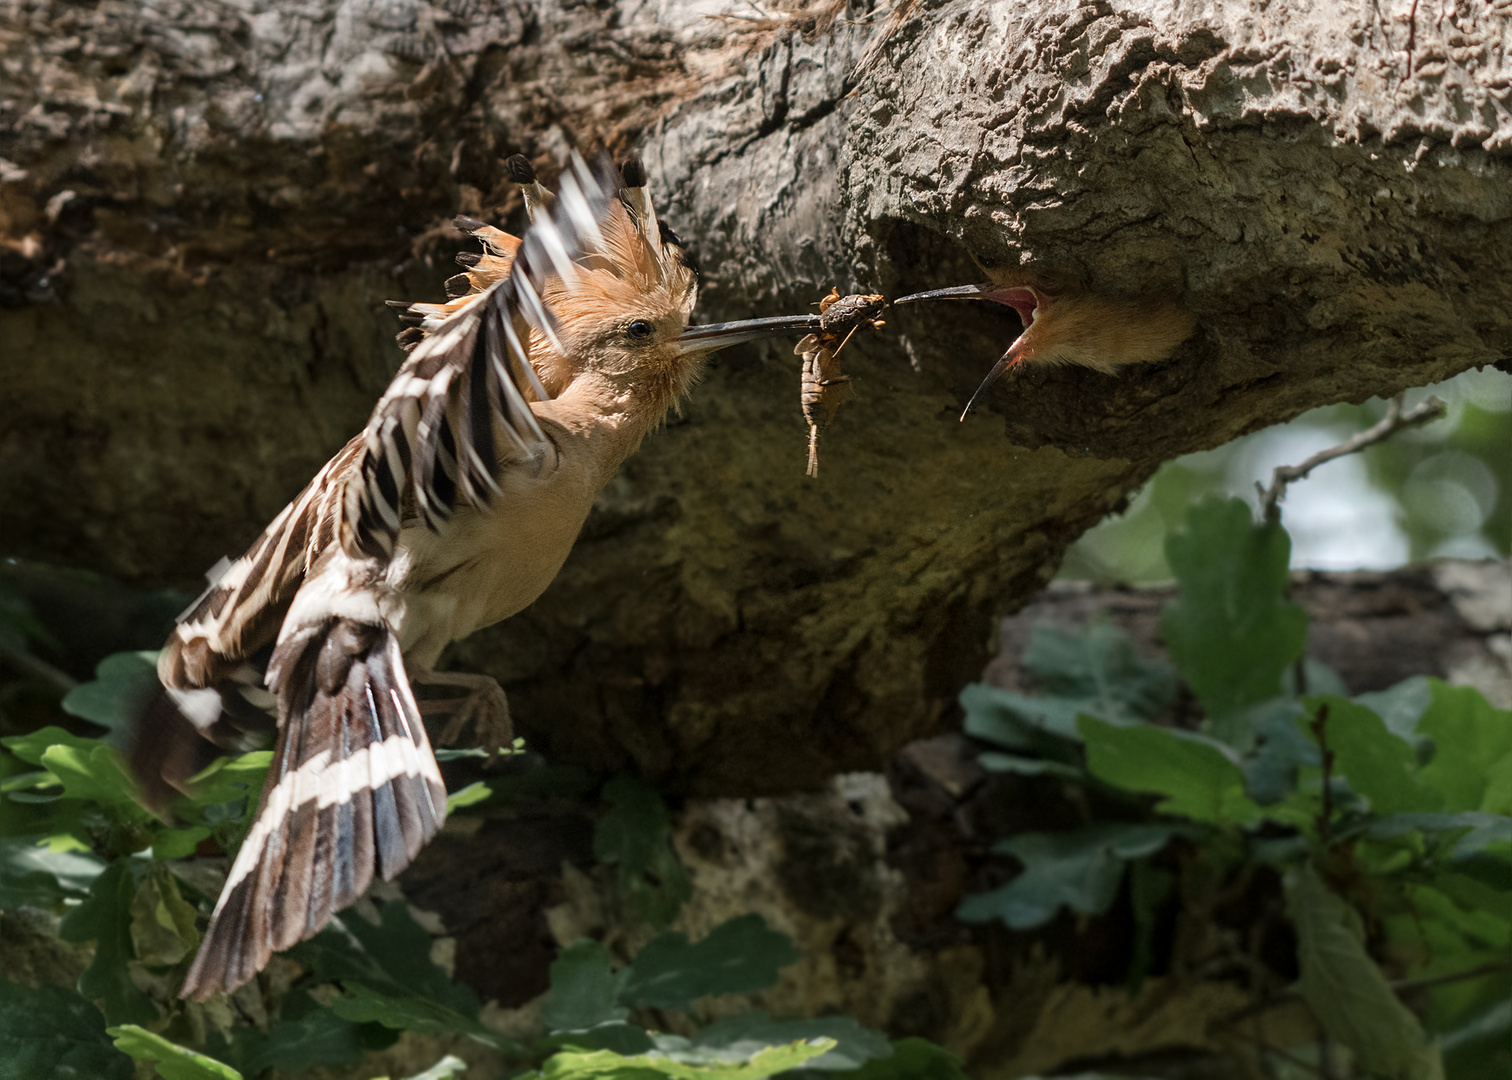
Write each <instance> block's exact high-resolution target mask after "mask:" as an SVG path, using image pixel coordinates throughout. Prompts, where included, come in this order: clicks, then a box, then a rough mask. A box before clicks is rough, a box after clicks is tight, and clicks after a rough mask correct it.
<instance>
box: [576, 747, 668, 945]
mask: <svg viewBox="0 0 1512 1080" xmlns="http://www.w3.org/2000/svg"><path fill="white" fill-rule="evenodd" d="M604 797H605V798H607V799H608V800H609V802H610V804H611V806H612V808H611V809H610V811H609V813H607V814H605V815H604V816H603V818H601V819H600V820H599V823H598V828H597V829H596V830H595V831H594V834H593V854H594V856H595V857H596V858H597V859H598V861H599V862H601V863H604V864H605V865H607V866H613V867H616V868H617V870H618V879H619V884H620V888H621V889H623V890H624V892H625V894H626V895H627V896H629V897H630V899H631V902H632V903H633V904H634V905H635V907H636V910H637V911H639V912H640V915H641V917H642V918H643V919H645V920H646V921H647V922H649V923H650V924H651V925H652V926H656V927H663V926H666V925H668V924H669V923H671V921H672V920H673V919H675V918H676V917H677V913H678V912H679V911H680V910H681V909H682V906H683V904H684V903H686V902H687V899H688V897H690V896H691V895H692V894H693V886H692V884H691V883H690V882H689V881H688V872H687V870H685V869H684V868H683V865H682V863H681V862H679V861H678V858H677V854H676V853H675V852H674V851H673V850H672V844H671V829H670V825H669V822H668V818H667V807H666V805H665V804H664V803H663V802H662V799H661V796H660V795H658V794H657V793H656V791H655V790H654V789H652V788H651V787H648V786H647V785H646V784H645V783H643V782H641V781H640V780H637V779H635V778H634V777H631V776H617V777H615V778H614V779H613V780H611V781H609V783H607V784H605V785H604Z"/></svg>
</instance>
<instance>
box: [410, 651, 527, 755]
mask: <svg viewBox="0 0 1512 1080" xmlns="http://www.w3.org/2000/svg"><path fill="white" fill-rule="evenodd" d="M414 681H415V682H417V683H419V684H421V685H422V686H447V687H459V688H461V689H464V690H466V691H467V693H466V694H464V695H463V696H462V697H449V698H439V699H431V700H429V701H422V702H420V711H421V712H422V713H425V714H428V715H429V714H435V713H450V714H451V719H449V720H448V721H447V722H446V727H445V728H443V729H442V731H441V737H440V739H439V741H440V742H443V743H448V744H450V743H455V742H456V741H457V739H458V738H459V737H460V736H461V734H462V732H463V730H464V729H465V728H466V727H467V725H468V724H471V725H472V727H473V734H474V735H475V736H476V737H477V740H478V743H479V745H481V746H482V747H483V748H484V749H485V750H487V751H488V752H489V753H491V754H498V752H499V751H500V750H507V749H508V748H509V747H510V746H511V745H512V744H513V743H514V722H513V721H512V720H511V719H510V716H509V699H508V698H507V697H505V696H504V688H503V687H502V686H500V685H499V684H498V683H497V682H495V681H494V680H493V679H492V678H491V677H489V676H487V675H476V674H471V673H469V672H465V671H428V672H425V673H424V674H422V675H417V676H415V678H414Z"/></svg>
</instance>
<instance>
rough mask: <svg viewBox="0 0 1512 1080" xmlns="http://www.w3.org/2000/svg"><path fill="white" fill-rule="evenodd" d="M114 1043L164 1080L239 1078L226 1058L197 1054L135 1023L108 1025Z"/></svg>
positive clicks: (240, 1079)
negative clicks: (117, 1025) (217, 1058)
mask: <svg viewBox="0 0 1512 1080" xmlns="http://www.w3.org/2000/svg"><path fill="white" fill-rule="evenodd" d="M108 1031H109V1033H110V1034H111V1035H112V1036H113V1037H114V1038H115V1044H116V1047H117V1048H118V1049H120V1050H123V1051H125V1052H126V1053H128V1054H130V1055H131V1056H132V1057H134V1058H137V1059H138V1060H141V1061H150V1062H152V1064H153V1067H154V1068H155V1069H157V1072H158V1075H159V1076H161V1077H162V1078H163V1080H242V1074H241V1073H239V1072H237V1071H236V1070H235V1069H233V1068H232V1067H231V1066H229V1065H227V1064H226V1063H225V1062H222V1061H216V1060H215V1059H214V1058H212V1057H206V1056H205V1055H204V1054H197V1053H195V1052H194V1051H193V1050H190V1049H188V1048H187V1047H183V1046H179V1045H178V1044H177V1043H172V1042H169V1041H168V1040H167V1039H165V1038H163V1037H162V1036H161V1035H154V1034H153V1033H152V1032H150V1031H148V1030H146V1029H145V1028H141V1027H138V1026H137V1025H136V1024H122V1025H120V1026H119V1027H113V1028H109V1029H108Z"/></svg>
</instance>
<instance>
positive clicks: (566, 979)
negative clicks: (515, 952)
mask: <svg viewBox="0 0 1512 1080" xmlns="http://www.w3.org/2000/svg"><path fill="white" fill-rule="evenodd" d="M628 976H629V972H628V970H626V971H621V972H618V973H616V972H615V971H614V968H613V964H612V963H611V960H610V956H609V950H608V949H606V948H605V947H604V946H603V945H601V944H600V943H598V942H597V941H588V940H583V941H576V942H573V943H572V944H571V945H569V946H567V948H565V949H563V950H562V951H561V952H560V953H558V954H557V958H556V959H555V960H554V961H552V964H551V992H550V993H549V994H548V995H547V997H546V1001H545V1003H544V1004H542V1006H541V1019H542V1020H543V1021H545V1023H546V1027H547V1028H548V1029H549V1030H551V1031H580V1030H583V1029H585V1028H591V1027H596V1026H597V1025H599V1024H604V1023H608V1022H611V1021H615V1020H623V1019H624V1018H625V1017H626V1016H628V1015H629V1010H628V1009H624V1008H621V1007H620V1006H619V1004H618V1002H619V999H620V994H621V992H622V991H623V990H624V986H625V980H626V979H627V978H628ZM611 1049H612V1048H611Z"/></svg>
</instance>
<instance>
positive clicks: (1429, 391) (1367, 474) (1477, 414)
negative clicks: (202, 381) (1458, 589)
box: [1060, 367, 1512, 583]
mask: <svg viewBox="0 0 1512 1080" xmlns="http://www.w3.org/2000/svg"><path fill="white" fill-rule="evenodd" d="M1429 395H1437V396H1438V397H1440V398H1442V399H1443V400H1444V401H1445V402H1446V403H1447V404H1448V406H1449V411H1448V415H1447V416H1446V417H1445V418H1444V419H1442V420H1437V421H1434V422H1433V423H1430V424H1426V425H1424V426H1422V427H1418V428H1412V429H1409V430H1406V431H1401V432H1398V433H1397V434H1396V435H1394V436H1393V437H1392V438H1391V439H1389V440H1387V441H1386V442H1384V443H1381V444H1379V445H1377V446H1373V447H1371V448H1369V449H1368V450H1365V451H1364V452H1363V453H1359V454H1353V455H1350V456H1348V457H1344V458H1340V459H1338V460H1337V461H1332V462H1329V463H1327V464H1325V465H1323V466H1321V467H1319V468H1318V469H1316V470H1315V471H1314V472H1313V473H1312V474H1311V476H1310V477H1308V479H1306V480H1304V481H1298V482H1296V483H1293V484H1291V485H1290V486H1289V487H1288V488H1287V493H1286V499H1285V501H1284V502H1283V503H1282V504H1281V514H1282V520H1283V521H1284V522H1285V524H1286V528H1287V531H1288V532H1290V533H1291V537H1292V566H1293V567H1295V568H1298V569H1301V568H1307V569H1315V570H1389V569H1392V568H1393V567H1397V566H1401V565H1402V564H1404V563H1409V562H1416V561H1419V560H1422V559H1431V558H1437V557H1441V556H1450V557H1454V558H1467V559H1482V558H1489V557H1493V556H1500V557H1502V558H1507V557H1508V556H1509V555H1512V375H1508V374H1506V373H1505V372H1501V371H1497V370H1496V369H1494V368H1490V367H1487V368H1482V369H1480V370H1478V371H1476V370H1472V371H1467V372H1465V373H1463V374H1461V375H1459V376H1456V377H1455V378H1453V379H1450V380H1448V381H1447V382H1442V383H1437V384H1435V385H1432V386H1424V387H1419V388H1417V389H1415V390H1409V391H1408V392H1407V396H1406V401H1405V405H1406V407H1407V408H1411V407H1412V406H1414V405H1416V404H1417V403H1418V402H1420V401H1423V400H1424V399H1425V398H1427V397H1428V396H1429ZM1386 405H1387V403H1386V402H1385V401H1384V400H1382V399H1379V398H1376V399H1372V400H1371V401H1368V402H1366V403H1365V404H1363V405H1330V406H1327V407H1325V408H1322V409H1314V410H1313V411H1312V412H1309V413H1304V414H1303V415H1302V416H1299V417H1298V418H1297V419H1296V420H1293V421H1292V422H1291V423H1289V424H1282V425H1279V426H1277V427H1272V428H1267V429H1265V430H1264V431H1257V432H1255V433H1254V434H1253V435H1248V436H1245V437H1244V438H1242V439H1236V440H1235V441H1234V442H1231V443H1229V444H1228V445H1227V446H1222V447H1219V448H1218V449H1217V450H1208V451H1204V452H1203V453H1200V454H1190V455H1188V456H1186V457H1183V458H1177V459H1176V460H1175V461H1170V462H1167V463H1166V464H1165V465H1164V466H1163V467H1162V468H1161V469H1160V471H1159V472H1158V473H1156V474H1155V477H1154V478H1153V479H1152V480H1151V481H1150V482H1149V483H1148V484H1146V485H1145V486H1144V488H1143V489H1141V490H1140V492H1139V493H1138V495H1136V496H1135V497H1134V498H1133V499H1132V500H1131V501H1130V504H1129V509H1128V510H1127V511H1125V512H1124V513H1123V514H1121V515H1116V516H1113V517H1109V518H1108V519H1107V520H1105V521H1103V522H1102V524H1100V525H1098V526H1097V527H1096V528H1094V529H1092V530H1091V531H1090V532H1088V533H1087V534H1086V535H1084V536H1083V537H1082V538H1081V539H1080V540H1079V541H1077V543H1076V544H1075V546H1073V547H1072V548H1071V550H1070V552H1069V553H1068V554H1067V556H1066V561H1065V562H1064V564H1062V566H1061V571H1060V576H1061V577H1063V578H1079V579H1088V580H1092V581H1097V582H1102V583H1113V582H1129V583H1139V582H1151V581H1161V580H1165V579H1168V578H1170V576H1171V573H1170V568H1169V567H1168V566H1167V565H1166V560H1165V537H1166V532H1167V530H1169V529H1171V528H1173V527H1175V526H1176V524H1177V523H1178V522H1180V521H1181V520H1183V519H1184V517H1185V514H1186V508H1187V507H1188V506H1189V505H1190V504H1191V502H1192V501H1193V500H1194V499H1196V498H1200V497H1201V496H1203V495H1205V494H1208V493H1210V492H1212V493H1217V494H1222V495H1237V496H1239V497H1241V498H1244V499H1247V500H1248V501H1249V502H1250V504H1251V505H1252V506H1258V503H1259V498H1258V493H1257V492H1256V490H1255V482H1256V481H1259V482H1261V483H1263V484H1266V485H1268V484H1269V483H1270V479H1271V471H1272V470H1273V469H1275V468H1276V467H1277V466H1279V465H1296V464H1299V463H1301V462H1302V461H1304V460H1306V459H1307V458H1309V457H1311V456H1312V455H1313V454H1315V453H1317V452H1318V451H1319V450H1323V449H1326V448H1328V447H1330V446H1335V445H1337V444H1338V443H1341V442H1343V441H1344V440H1345V439H1347V438H1349V437H1350V436H1351V435H1353V434H1355V433H1356V432H1358V431H1363V430H1364V429H1366V428H1368V427H1370V426H1371V425H1372V424H1374V423H1375V422H1376V421H1378V420H1380V419H1381V417H1382V416H1384V415H1385V413H1386Z"/></svg>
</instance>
